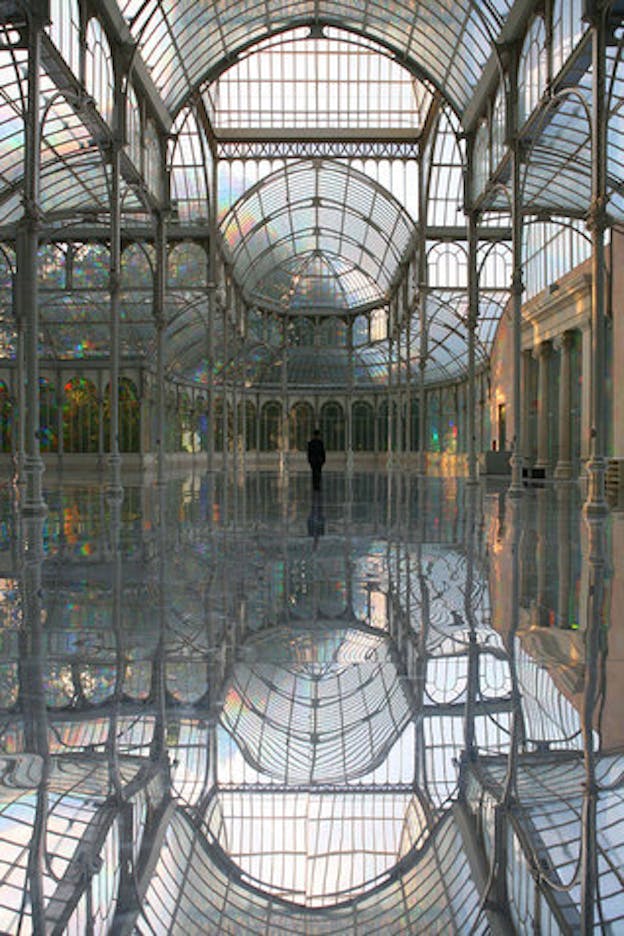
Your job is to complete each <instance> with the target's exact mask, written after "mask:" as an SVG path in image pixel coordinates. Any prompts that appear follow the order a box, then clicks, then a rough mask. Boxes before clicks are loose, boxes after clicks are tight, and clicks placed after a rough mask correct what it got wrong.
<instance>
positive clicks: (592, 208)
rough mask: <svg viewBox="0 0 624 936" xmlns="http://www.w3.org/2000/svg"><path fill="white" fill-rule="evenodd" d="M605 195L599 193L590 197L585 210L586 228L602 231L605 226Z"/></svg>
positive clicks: (592, 230) (606, 217) (606, 218)
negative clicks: (587, 208) (587, 207)
mask: <svg viewBox="0 0 624 936" xmlns="http://www.w3.org/2000/svg"><path fill="white" fill-rule="evenodd" d="M607 220H608V216H607V196H606V195H599V196H595V197H594V198H592V200H591V202H590V205H589V210H588V211H587V215H586V220H585V224H586V226H587V230H588V231H591V232H592V233H593V232H600V231H604V230H605V228H606V227H607Z"/></svg>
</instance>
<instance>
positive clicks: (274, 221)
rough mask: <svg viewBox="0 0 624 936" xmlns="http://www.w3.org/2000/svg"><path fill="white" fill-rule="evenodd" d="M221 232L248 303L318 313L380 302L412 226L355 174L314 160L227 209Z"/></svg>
mask: <svg viewBox="0 0 624 936" xmlns="http://www.w3.org/2000/svg"><path fill="white" fill-rule="evenodd" d="M221 230H222V233H223V237H224V241H225V244H226V248H227V259H228V260H229V262H230V263H231V266H232V272H233V275H234V277H235V279H236V280H237V281H238V282H239V283H240V284H241V285H242V288H243V292H244V297H245V299H246V300H247V302H249V303H250V304H252V305H258V306H260V307H261V308H266V309H270V310H272V311H277V312H315V313H317V314H319V313H320V314H323V313H328V312H341V311H343V312H344V311H346V312H356V311H358V310H361V309H362V308H366V307H368V308H370V307H372V306H374V305H379V304H380V303H381V302H383V301H384V300H385V299H386V298H387V293H388V290H389V287H390V285H391V283H392V281H393V279H394V278H395V277H396V275H397V271H398V268H399V264H400V263H401V261H402V260H404V259H406V252H407V249H408V247H409V246H410V243H411V239H412V237H413V234H414V224H413V222H412V220H411V219H410V217H409V215H408V214H407V212H406V211H405V210H404V209H403V208H402V207H401V205H400V204H399V203H398V202H397V201H396V199H394V198H393V197H392V196H391V195H390V194H389V193H388V192H387V191H384V190H383V189H382V188H381V186H379V185H376V184H375V183H373V182H372V180H371V179H370V178H368V177H367V176H365V175H364V174H363V173H361V172H356V171H355V170H354V169H352V168H351V167H350V166H348V165H344V164H343V163H340V162H337V161H329V160H316V161H303V162H299V163H295V165H292V166H288V167H286V168H285V169H283V170H280V171H278V172H276V173H274V174H273V175H271V176H269V177H268V178H267V179H265V180H263V181H262V182H260V183H259V184H258V185H256V186H255V187H254V188H252V189H251V190H250V191H249V192H247V193H246V194H245V195H243V196H242V198H240V199H239V201H238V202H237V203H236V204H235V205H234V206H233V207H232V209H231V210H230V211H229V212H228V214H227V215H226V217H225V218H224V220H223V222H222V224H221Z"/></svg>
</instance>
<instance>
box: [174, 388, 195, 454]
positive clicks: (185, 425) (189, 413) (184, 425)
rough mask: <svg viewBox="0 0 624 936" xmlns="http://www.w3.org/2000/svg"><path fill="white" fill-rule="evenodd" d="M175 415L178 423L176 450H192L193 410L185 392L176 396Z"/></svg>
mask: <svg viewBox="0 0 624 936" xmlns="http://www.w3.org/2000/svg"><path fill="white" fill-rule="evenodd" d="M177 417H178V425H179V433H178V437H179V444H178V450H179V451H181V452H192V451H193V446H194V437H193V410H192V406H191V398H190V397H189V395H188V393H186V392H182V393H180V394H179V396H178V409H177Z"/></svg>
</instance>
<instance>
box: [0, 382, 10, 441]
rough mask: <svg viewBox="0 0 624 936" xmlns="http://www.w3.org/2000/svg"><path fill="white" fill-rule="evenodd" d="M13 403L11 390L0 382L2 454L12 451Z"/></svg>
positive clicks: (0, 438)
mask: <svg viewBox="0 0 624 936" xmlns="http://www.w3.org/2000/svg"><path fill="white" fill-rule="evenodd" d="M12 430H13V403H12V402H11V395H10V393H9V388H8V387H7V385H6V384H5V382H4V380H0V452H10V451H12V448H13V446H12Z"/></svg>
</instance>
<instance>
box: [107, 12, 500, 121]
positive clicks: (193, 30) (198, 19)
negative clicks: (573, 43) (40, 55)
mask: <svg viewBox="0 0 624 936" xmlns="http://www.w3.org/2000/svg"><path fill="white" fill-rule="evenodd" d="M510 5H511V4H510V3H509V2H508V0H490V2H488V0H481V2H480V3H478V4H476V3H473V2H468V0H464V2H451V0H444V2H440V0H422V2H420V3H419V4H418V5H417V6H415V5H414V3H413V2H409V0H404V2H396V0H390V2H388V0H364V2H361V3H357V4H356V3H352V2H351V3H350V2H346V0H340V2H336V0H298V2H296V3H292V2H285V0H282V2H273V3H270V4H266V3H265V4H252V3H249V2H247V0H234V2H219V3H208V2H206V0H201V2H199V3H198V2H192V0H185V2H174V0H147V2H146V0H126V2H122V3H121V9H122V12H123V14H124V16H125V18H126V21H127V23H128V24H129V26H130V29H131V31H132V34H133V36H134V39H135V41H136V42H137V43H138V47H139V49H140V51H141V54H142V56H143V58H144V59H145V61H146V63H147V65H148V67H149V69H150V71H151V74H152V77H153V79H154V81H155V83H156V86H157V87H158V90H159V91H160V93H161V94H162V96H163V98H164V100H165V103H166V105H167V107H168V108H169V109H170V110H171V111H172V112H175V111H177V110H178V108H179V107H180V106H181V104H182V103H183V101H184V100H185V99H186V98H187V97H188V95H189V94H190V92H191V91H192V90H193V88H195V87H196V86H197V85H198V84H199V83H200V82H201V81H202V80H203V79H204V78H206V77H210V76H211V75H215V76H216V74H218V73H219V72H220V71H222V70H223V69H224V66H225V64H226V63H227V64H231V63H232V62H233V61H235V60H236V56H237V54H238V53H239V52H240V51H241V50H242V49H245V48H246V47H247V46H249V45H251V44H253V43H254V42H257V41H258V40H261V39H264V38H265V37H266V36H267V35H270V34H273V33H278V32H282V31H284V30H286V29H289V28H293V27H295V26H301V25H309V26H313V27H315V28H317V29H318V27H319V26H322V25H324V24H328V25H336V26H340V27H342V28H343V29H347V30H350V31H352V32H355V33H362V34H365V35H367V36H369V37H370V38H371V39H374V40H376V41H378V42H379V43H380V44H382V45H384V46H386V48H388V49H389V50H391V51H393V52H394V53H395V54H396V55H397V57H399V58H400V60H401V61H402V62H404V63H405V64H407V65H408V66H411V67H412V68H414V69H415V70H416V71H417V72H418V73H420V74H423V75H424V76H426V77H428V78H429V79H430V80H431V81H432V82H433V83H434V85H436V86H437V87H438V88H440V89H441V90H442V91H443V92H444V94H445V96H446V97H447V99H448V100H449V101H450V102H451V103H452V104H453V106H454V107H455V108H456V109H457V111H459V112H460V113H461V112H463V110H464V109H465V108H466V106H467V105H468V103H469V101H470V99H471V97H472V95H473V93H474V90H475V88H476V86H477V83H478V81H479V78H480V75H481V72H482V70H483V68H484V66H485V64H486V62H487V60H488V58H489V56H490V54H491V50H492V42H493V41H494V40H495V39H496V38H497V37H498V34H499V33H500V30H501V26H502V21H503V17H504V16H505V14H506V13H507V12H508V10H509V7H510Z"/></svg>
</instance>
